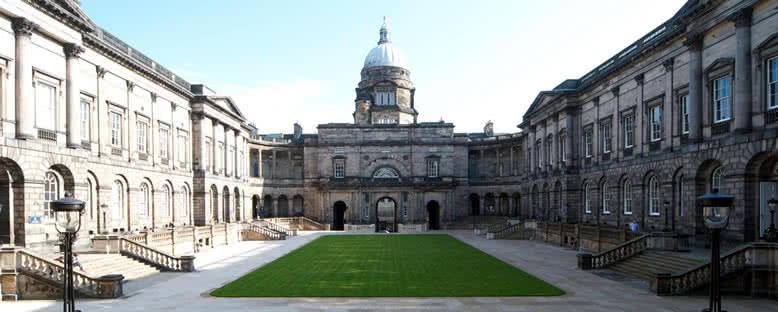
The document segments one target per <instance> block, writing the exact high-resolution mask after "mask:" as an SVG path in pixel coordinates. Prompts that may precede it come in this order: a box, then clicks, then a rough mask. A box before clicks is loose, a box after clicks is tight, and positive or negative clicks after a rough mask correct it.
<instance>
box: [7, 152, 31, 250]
mask: <svg viewBox="0 0 778 312" xmlns="http://www.w3.org/2000/svg"><path fill="white" fill-rule="evenodd" d="M0 205H2V211H0V244H6V243H10V244H16V245H17V246H25V238H24V233H25V229H24V226H25V223H24V222H20V223H18V224H15V223H14V222H13V221H14V219H26V218H27V216H25V211H24V174H22V169H21V168H20V167H19V165H17V164H16V162H14V161H13V160H11V159H8V158H5V157H0ZM18 227H21V228H18Z"/></svg>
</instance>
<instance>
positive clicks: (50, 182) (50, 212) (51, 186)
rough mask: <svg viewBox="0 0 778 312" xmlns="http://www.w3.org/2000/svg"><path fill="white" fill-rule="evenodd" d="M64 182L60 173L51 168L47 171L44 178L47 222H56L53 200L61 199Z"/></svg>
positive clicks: (44, 204)
mask: <svg viewBox="0 0 778 312" xmlns="http://www.w3.org/2000/svg"><path fill="white" fill-rule="evenodd" d="M61 185H62V183H61V181H60V178H59V175H57V174H56V173H54V172H53V171H51V170H48V171H46V173H45V174H44V178H43V217H44V219H45V220H46V221H47V222H54V221H55V218H56V214H55V213H54V209H52V208H51V202H52V201H55V200H59V199H60V195H59V194H60V187H61Z"/></svg>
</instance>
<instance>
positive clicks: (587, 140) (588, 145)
mask: <svg viewBox="0 0 778 312" xmlns="http://www.w3.org/2000/svg"><path fill="white" fill-rule="evenodd" d="M584 142H585V145H586V157H592V152H593V151H592V129H588V130H586V131H585V132H584Z"/></svg>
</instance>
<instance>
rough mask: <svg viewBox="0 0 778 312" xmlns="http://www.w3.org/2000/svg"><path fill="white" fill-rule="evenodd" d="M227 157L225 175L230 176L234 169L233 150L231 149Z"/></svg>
mask: <svg viewBox="0 0 778 312" xmlns="http://www.w3.org/2000/svg"><path fill="white" fill-rule="evenodd" d="M228 153H229V154H228V155H227V175H232V173H233V170H234V169H235V148H234V147H231V148H230V149H229V151H228Z"/></svg>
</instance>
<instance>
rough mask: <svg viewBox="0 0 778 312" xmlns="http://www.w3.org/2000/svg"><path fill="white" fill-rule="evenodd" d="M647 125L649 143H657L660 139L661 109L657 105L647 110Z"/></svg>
mask: <svg viewBox="0 0 778 312" xmlns="http://www.w3.org/2000/svg"><path fill="white" fill-rule="evenodd" d="M648 119H649V122H650V125H649V129H648V132H649V138H650V139H651V142H654V141H659V140H661V139H662V107H661V106H659V105H657V106H654V107H651V108H649V110H648Z"/></svg>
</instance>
